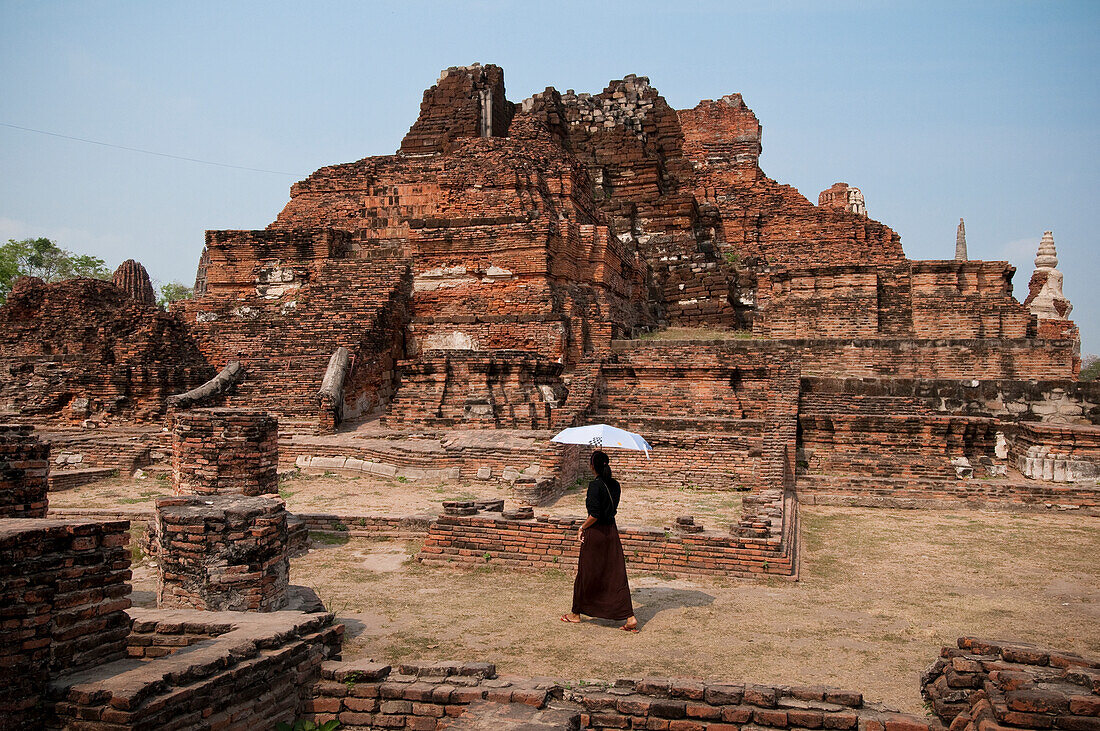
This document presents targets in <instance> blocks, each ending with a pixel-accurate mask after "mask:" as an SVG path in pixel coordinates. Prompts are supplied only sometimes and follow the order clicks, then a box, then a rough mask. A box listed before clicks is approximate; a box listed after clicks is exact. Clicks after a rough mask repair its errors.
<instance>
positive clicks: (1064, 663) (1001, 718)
mask: <svg viewBox="0 0 1100 731" xmlns="http://www.w3.org/2000/svg"><path fill="white" fill-rule="evenodd" d="M921 694H922V695H923V696H924V697H925V699H926V700H927V701H928V702H929V703H930V704H931V706H932V710H933V711H934V712H935V714H936V715H937V716H938V717H939V718H940V719H941V720H942V721H943V722H944V723H946V724H950V726H951V729H952V731H964V730H965V731H978V730H979V729H988V730H991V731H996V730H997V729H1001V728H1004V727H1008V728H1027V729H1049V728H1057V729H1072V730H1073V731H1095V729H1098V728H1100V661H1097V660H1094V659H1088V658H1084V657H1081V656H1080V655H1075V654H1073V653H1069V652H1062V651H1059V650H1052V649H1047V648H1042V647H1036V646H1034V645H1027V644H1022V643H1007V642H999V641H993V642H990V641H986V640H978V639H975V638H973V637H961V638H959V641H958V646H957V647H945V648H943V650H942V652H941V653H940V658H939V659H938V660H936V662H935V663H933V664H932V666H931V667H929V668H928V670H927V671H925V673H924V675H923V676H922V677H921Z"/></svg>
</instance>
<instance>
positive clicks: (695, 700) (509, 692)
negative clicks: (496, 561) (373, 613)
mask: <svg viewBox="0 0 1100 731" xmlns="http://www.w3.org/2000/svg"><path fill="white" fill-rule="evenodd" d="M321 673H322V679H321V681H320V682H318V683H317V684H316V685H315V686H314V694H315V695H314V699H313V701H312V703H311V704H310V705H309V709H310V710H311V715H310V717H311V718H312V719H314V720H315V721H316V722H318V723H320V722H323V721H328V720H337V721H339V722H340V727H341V728H347V729H368V728H371V729H374V728H408V729H428V730H431V731H434V730H435V729H440V728H452V727H454V728H463V729H472V728H520V727H522V728H535V727H537V728H580V729H608V728H613V729H624V728H635V729H642V728H648V729H666V730H670V729H671V730H674V731H731V730H732V729H738V728H742V727H747V728H761V727H764V728H792V729H822V728H824V729H837V730H838V731H855V729H857V728H858V729H866V730H867V731H884V729H890V730H891V731H943V728H944V727H943V725H942V724H940V723H939V722H938V721H936V720H935V719H933V720H929V719H922V718H919V717H916V716H912V715H908V714H902V713H898V712H896V711H892V710H889V709H888V708H886V707H884V706H881V705H877V704H873V703H868V702H865V701H864V699H863V694H862V693H859V692H856V691H851V690H842V689H839V688H826V687H823V686H799V685H794V686H789V685H760V684H755V683H735V682H713V681H701V680H693V679H689V678H665V677H648V678H623V679H621V680H618V681H615V682H614V683H612V682H601V681H586V682H585V683H581V684H579V685H576V686H573V685H570V684H564V683H557V682H553V681H550V680H548V679H546V678H519V677H515V676H503V677H498V676H497V673H496V667H495V666H494V665H492V664H491V663H461V662H439V663H432V664H426V663H406V664H402V665H398V666H390V665H383V664H381V663H376V662H366V661H354V660H353V661H348V662H343V663H335V662H333V663H326V664H325V665H324V666H323V667H322V671H321ZM509 706H511V707H512V708H513V709H514V710H513V712H512V713H509V712H508V711H507V710H505V709H507V708H508V707H509ZM520 709H524V710H525V712H524V713H517V712H516V711H519V710H520ZM535 709H544V710H545V712H544V713H543V714H535V713H534V710H535ZM555 710H556V714H553V715H552V717H553V719H554V722H555V724H556V725H550V724H549V723H541V724H537V725H535V724H532V725H531V726H526V725H523V720H524V719H526V720H527V721H528V723H530V721H531V720H532V719H533V718H547V719H548V720H549V718H548V717H550V716H551V713H550V712H551V711H555ZM570 724H574V725H570Z"/></svg>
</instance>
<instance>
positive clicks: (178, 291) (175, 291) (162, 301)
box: [157, 282, 195, 309]
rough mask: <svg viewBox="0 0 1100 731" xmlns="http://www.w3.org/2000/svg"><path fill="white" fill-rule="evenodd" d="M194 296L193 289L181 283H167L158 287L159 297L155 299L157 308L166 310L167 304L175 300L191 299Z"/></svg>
mask: <svg viewBox="0 0 1100 731" xmlns="http://www.w3.org/2000/svg"><path fill="white" fill-rule="evenodd" d="M193 294H195V288H194V287H188V286H187V285H186V284H184V283H183V282H167V283H165V284H162V285H160V296H159V297H157V306H159V307H160V308H161V309H167V308H168V304H169V303H171V302H175V301H176V300H186V299H191V296H192V295H193Z"/></svg>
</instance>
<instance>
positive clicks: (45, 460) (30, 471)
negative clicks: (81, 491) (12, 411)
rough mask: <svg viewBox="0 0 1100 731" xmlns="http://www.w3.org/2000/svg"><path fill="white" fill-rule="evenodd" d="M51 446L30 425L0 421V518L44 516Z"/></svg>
mask: <svg viewBox="0 0 1100 731" xmlns="http://www.w3.org/2000/svg"><path fill="white" fill-rule="evenodd" d="M49 471H50V445H49V444H48V443H44V442H41V441H39V439H38V436H37V435H36V434H35V433H34V430H33V429H32V428H31V427H29V426H17V425H14V424H0V518H45V517H46V509H47V502H48V495H47V493H48V489H49V487H48V482H47V476H48V474H49Z"/></svg>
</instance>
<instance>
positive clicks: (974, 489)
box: [798, 475, 1100, 515]
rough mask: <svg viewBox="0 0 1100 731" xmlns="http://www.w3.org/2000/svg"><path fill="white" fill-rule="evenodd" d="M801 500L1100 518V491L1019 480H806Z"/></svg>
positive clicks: (801, 486) (811, 477)
mask: <svg viewBox="0 0 1100 731" xmlns="http://www.w3.org/2000/svg"><path fill="white" fill-rule="evenodd" d="M798 500H799V502H800V503H802V504H804V505H857V506H862V507H871V508H949V509H956V508H959V507H963V508H974V509H979V510H1008V511H1036V510H1039V511H1042V510H1080V511H1082V512H1083V513H1085V514H1088V515H1100V490H1097V489H1096V487H1095V486H1093V485H1088V484H1083V485H1073V484H1058V483H1053V482H1037V481H1034V480H1023V479H1020V478H1015V479H1012V478H997V479H978V478H971V479H965V480H961V479H949V480H937V479H923V478H917V477H858V476H852V475H801V476H800V477H799V478H798Z"/></svg>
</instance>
